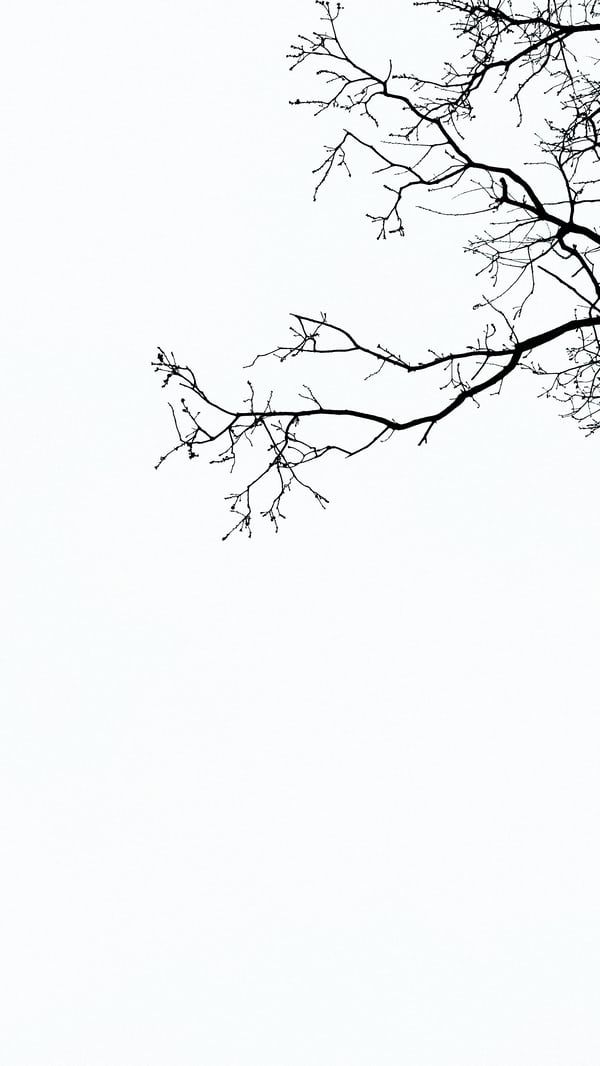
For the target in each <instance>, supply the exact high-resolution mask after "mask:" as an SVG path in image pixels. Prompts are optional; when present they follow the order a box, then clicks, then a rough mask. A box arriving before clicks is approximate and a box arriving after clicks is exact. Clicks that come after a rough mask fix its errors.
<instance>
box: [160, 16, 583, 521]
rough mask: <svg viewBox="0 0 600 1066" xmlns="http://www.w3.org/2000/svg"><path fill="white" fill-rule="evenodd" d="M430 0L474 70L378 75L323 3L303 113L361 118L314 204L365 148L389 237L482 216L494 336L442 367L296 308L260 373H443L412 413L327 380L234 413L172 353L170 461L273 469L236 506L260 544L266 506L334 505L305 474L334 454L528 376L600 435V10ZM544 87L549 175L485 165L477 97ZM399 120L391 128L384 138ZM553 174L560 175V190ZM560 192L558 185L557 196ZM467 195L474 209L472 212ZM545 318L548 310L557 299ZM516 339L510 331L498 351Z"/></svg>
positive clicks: (324, 172) (443, 360) (376, 218)
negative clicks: (318, 391) (536, 316)
mask: <svg viewBox="0 0 600 1066" xmlns="http://www.w3.org/2000/svg"><path fill="white" fill-rule="evenodd" d="M416 6H417V7H433V8H435V9H436V10H437V11H438V12H440V13H446V14H450V16H451V17H453V19H454V21H453V26H454V30H455V33H456V34H457V36H458V38H459V39H462V40H463V41H464V42H465V44H466V51H465V52H464V55H463V59H462V61H461V63H459V64H456V63H447V64H446V66H445V68H444V71H443V72H442V76H441V78H440V79H439V81H437V82H433V81H429V80H426V79H422V78H419V77H416V76H414V75H407V74H405V73H403V74H398V73H396V72H395V71H394V69H393V64H392V63H387V64H386V65H385V66H383V65H382V68H381V70H380V71H379V72H376V71H374V70H371V69H369V67H368V66H366V65H365V64H364V62H362V61H361V59H360V57H358V56H357V57H354V56H353V55H351V54H350V52H349V51H348V50H347V48H346V46H345V44H344V41H343V37H342V35H341V31H340V21H341V11H342V8H341V5H340V4H338V3H335V4H334V3H331V2H329V0H317V7H318V8H319V11H320V19H319V25H318V28H317V30H316V31H315V32H314V33H312V34H310V35H302V36H300V37H299V38H298V40H297V41H296V42H295V44H293V45H292V48H291V50H290V53H289V58H290V61H291V67H292V69H296V68H298V67H301V66H309V65H310V66H311V68H312V69H313V73H314V77H315V84H316V86H317V87H318V86H323V87H324V92H320V91H317V92H316V93H315V94H314V96H313V98H311V99H309V100H301V99H297V100H295V101H293V103H294V104H296V105H300V104H303V105H305V106H310V107H312V108H313V110H314V112H315V114H317V115H319V114H322V113H324V112H331V111H336V112H340V113H341V114H342V115H343V116H344V119H343V124H342V127H341V129H340V133H339V137H338V139H337V141H336V142H335V143H334V144H333V145H331V146H330V147H328V148H327V149H326V154H325V156H324V158H323V160H322V162H321V163H320V164H319V165H317V167H316V168H315V170H314V174H315V197H316V196H317V195H318V194H319V193H320V192H321V191H322V190H323V188H324V187H325V186H326V185H327V184H329V181H330V179H331V178H332V175H333V173H334V171H339V170H342V171H343V172H345V173H346V174H347V175H348V176H351V170H350V164H351V160H352V158H353V156H354V154H362V155H363V156H364V157H365V158H367V159H369V160H370V161H371V163H372V165H373V173H374V174H375V175H377V176H378V177H379V179H380V182H381V184H380V189H381V192H382V193H383V194H385V196H386V197H387V205H386V206H385V207H384V208H383V209H382V210H379V211H371V212H369V213H368V214H367V218H368V219H369V220H370V221H371V222H372V223H374V225H375V227H376V236H377V239H378V240H380V239H383V240H385V239H387V238H389V237H392V236H398V237H402V236H404V234H405V225H404V221H403V217H402V214H401V210H402V205H403V204H404V202H405V201H406V202H407V203H410V204H412V205H413V206H417V207H419V208H422V209H424V210H428V211H433V212H435V213H438V214H450V215H460V216H464V217H471V216H476V217H477V218H479V219H482V220H483V229H482V230H481V232H480V233H479V234H477V235H475V236H474V237H473V238H472V239H471V241H470V242H469V245H468V249H469V250H470V251H471V252H472V253H473V254H475V255H477V256H478V257H479V258H480V260H481V262H482V266H481V268H480V270H479V271H478V276H481V277H483V278H484V279H487V284H488V291H487V292H485V293H483V294H482V297H481V301H480V303H479V304H478V305H477V307H478V308H480V309H482V308H485V309H487V311H488V312H489V315H490V320H489V322H488V324H487V326H486V327H485V330H484V335H483V337H480V338H479V339H478V340H477V341H476V342H475V343H474V344H472V345H470V346H467V347H465V348H464V350H462V351H452V352H449V353H444V352H434V351H431V350H430V351H429V352H428V355H427V358H421V359H418V358H417V359H407V358H406V357H405V356H404V355H400V354H397V353H396V352H394V351H392V350H390V349H388V348H387V347H384V346H382V345H381V344H376V345H373V344H365V343H362V341H359V340H358V339H357V338H356V337H355V335H354V333H353V332H352V331H351V330H350V329H348V328H346V327H344V326H341V325H337V324H333V323H332V322H330V321H329V320H328V319H327V316H326V315H324V314H323V315H321V316H318V317H314V316H311V315H307V314H299V313H296V314H294V315H292V325H291V339H290V341H289V342H288V343H287V344H284V345H282V346H280V347H278V348H275V349H273V350H271V351H270V352H265V353H263V354H261V355H258V356H256V357H255V358H254V359H253V360H252V362H251V363H250V364H249V367H250V368H253V367H255V366H256V364H257V362H258V361H259V360H262V359H265V358H267V357H272V358H275V359H276V360H278V361H279V362H280V363H281V364H285V363H287V362H288V361H289V360H292V359H298V358H305V357H307V356H313V357H323V358H336V359H342V360H343V359H344V357H346V358H347V357H348V356H350V355H352V356H353V357H358V358H361V359H364V362H365V367H366V370H367V373H366V375H365V377H366V378H369V377H372V376H374V375H376V374H379V373H380V372H381V371H382V370H386V372H387V371H389V372H391V373H393V374H399V375H411V374H415V373H419V374H422V375H428V379H429V376H431V375H432V374H441V375H442V380H441V382H439V386H440V387H441V389H442V390H443V391H444V393H445V396H444V402H443V403H438V404H432V405H431V406H429V407H428V408H427V409H426V410H424V411H420V412H416V413H415V414H414V416H412V417H410V418H399V417H397V416H396V415H394V414H393V412H384V413H382V412H377V411H371V410H369V409H368V407H367V406H365V408H364V409H362V408H361V409H354V408H348V407H346V406H344V405H340V406H335V405H331V404H328V403H321V402H320V400H318V399H317V397H316V395H315V392H314V386H311V385H310V384H308V385H305V386H303V392H302V393H301V394H300V395H299V397H298V403H297V405H296V406H289V405H287V404H283V405H278V404H277V403H276V402H274V401H273V392H271V393H270V395H269V396H268V397H267V398H266V399H263V400H262V401H259V400H258V399H257V396H256V392H255V387H254V386H253V385H252V383H250V382H249V383H248V385H249V389H250V393H249V397H248V399H247V400H246V402H245V403H244V404H241V405H239V404H236V405H230V404H222V403H218V402H216V401H215V400H213V399H212V398H209V397H208V396H207V394H206V392H205V391H204V389H203V388H201V387H200V385H199V384H198V382H197V380H196V376H195V374H194V372H193V371H192V370H191V369H190V368H189V367H187V366H185V365H182V364H180V363H179V362H178V361H177V360H176V359H175V357H174V356H173V354H172V353H171V354H170V355H168V354H167V353H166V352H165V351H163V350H162V349H160V350H159V353H158V357H157V359H156V361H155V362H154V364H153V365H154V368H155V370H156V371H157V372H158V373H159V374H160V375H161V376H162V378H163V384H164V385H167V384H172V385H176V386H177V387H178V388H179V390H180V399H179V406H178V407H176V406H173V405H171V411H172V418H173V421H174V425H175V428H176V441H175V444H174V445H173V447H172V448H171V449H169V451H168V452H167V453H166V454H165V455H163V456H162V457H161V459H160V461H159V463H158V464H157V465H158V466H160V465H161V464H162V462H164V460H165V459H166V458H167V457H168V456H170V455H172V454H173V453H176V452H179V451H185V452H186V453H187V454H188V456H189V457H190V458H196V457H197V456H198V455H199V454H201V451H202V448H203V447H204V446H209V447H215V448H216V456H215V457H214V458H213V459H212V462H222V463H226V464H228V465H229V466H230V468H231V469H235V467H236V463H237V461H238V457H239V456H240V455H241V453H242V452H243V451H247V450H248V449H250V450H251V451H252V454H253V455H254V456H256V457H258V465H257V470H256V473H253V474H252V475H251V476H250V477H249V478H247V479H246V482H245V485H244V487H243V488H242V490H241V491H239V492H235V493H233V494H232V495H231V496H229V497H228V499H229V501H230V506H231V510H232V512H233V513H234V516H235V522H234V526H233V528H232V530H230V532H233V531H234V530H244V531H246V532H248V533H249V534H250V532H251V528H252V519H253V517H254V514H255V513H258V514H260V515H261V516H262V517H267V518H269V519H270V520H271V521H272V522H273V524H274V525H275V528H278V527H279V523H280V521H281V519H282V518H283V517H284V513H283V511H282V506H283V504H284V501H285V498H286V497H287V494H288V493H289V492H290V491H291V489H292V488H294V487H300V488H303V489H304V490H305V491H306V492H308V493H309V494H310V495H312V496H313V498H314V499H315V500H316V501H317V503H319V504H320V505H321V506H325V504H326V503H327V500H326V499H325V497H324V495H323V494H322V493H320V492H319V491H318V490H317V489H316V488H314V487H313V486H312V485H311V484H310V483H309V481H308V480H307V479H306V471H305V469H304V468H306V467H308V466H309V464H312V463H315V462H316V461H317V460H321V459H324V458H325V457H326V456H330V455H339V456H343V457H346V458H349V457H352V456H354V455H357V454H359V453H360V452H363V451H365V450H367V449H369V448H372V447H373V446H374V445H375V444H376V443H378V442H382V441H385V440H389V439H390V438H392V437H394V436H396V435H397V434H399V433H401V432H405V431H409V430H416V431H417V432H418V433H419V441H420V443H424V442H426V441H427V440H428V438H429V434H430V432H431V430H432V429H433V427H434V426H436V425H437V424H438V423H439V422H441V421H443V420H445V419H447V418H448V417H449V416H450V415H451V414H453V413H454V412H455V411H457V410H459V409H460V408H461V407H462V406H463V405H464V404H465V403H467V401H473V402H474V403H477V404H479V400H480V398H481V397H482V396H483V395H485V394H493V393H495V392H496V391H498V390H499V389H500V387H501V385H502V383H503V382H504V380H505V379H506V378H507V377H508V376H509V375H511V374H512V373H513V371H514V370H516V369H517V368H518V367H521V368H526V369H528V370H530V371H532V372H533V373H534V374H536V375H538V376H540V377H541V378H542V379H543V381H544V392H545V393H546V394H549V395H553V396H556V397H557V398H558V399H560V400H561V402H562V404H563V405H564V413H565V414H567V413H568V414H570V415H571V416H572V417H573V418H574V419H575V420H576V421H577V422H578V423H580V424H581V425H582V426H583V427H584V428H585V429H586V430H587V431H588V432H594V431H595V430H596V429H597V428H598V426H599V425H600V356H599V348H598V329H599V327H600V278H599V276H598V273H597V270H596V267H595V261H596V256H597V254H598V252H599V251H600V231H599V230H598V228H597V226H596V225H595V224H594V215H593V206H594V205H595V204H596V203H598V202H600V196H598V197H597V196H595V195H594V193H595V191H596V189H595V187H596V185H597V184H598V183H600V167H599V163H600V157H599V139H598V127H597V122H598V116H599V115H600V82H598V81H597V80H595V78H594V69H595V61H594V59H593V55H592V58H591V59H590V57H589V56H587V54H586V47H589V45H590V43H591V42H592V43H593V47H596V48H597V46H598V41H599V39H600V3H598V2H597V0H580V2H579V3H577V2H576V0H545V2H543V3H527V6H526V7H525V8H523V9H519V8H517V7H516V5H515V3H513V2H512V0H480V2H474V0H421V2H419V3H417V5H416ZM538 89H539V91H540V92H541V93H542V95H543V98H545V97H546V96H548V93H549V89H550V90H551V97H552V102H553V109H551V113H549V117H548V120H547V123H546V126H545V129H544V131H543V132H542V133H540V134H539V135H538V138H537V142H536V143H535V144H534V145H532V157H533V158H532V159H530V160H528V161H527V163H529V164H531V163H535V164H536V165H537V167H538V171H537V176H536V178H535V179H534V178H533V177H531V176H530V171H531V167H529V168H528V169H527V172H526V171H525V169H524V168H520V169H516V168H515V166H514V165H512V164H511V165H506V164H505V163H503V162H502V160H501V159H498V160H488V159H484V158H480V156H479V154H478V152H477V149H476V147H475V146H474V143H473V138H472V137H470V136H469V126H468V123H469V120H470V119H471V118H472V117H473V115H474V113H475V106H476V104H477V106H483V107H485V103H486V98H489V92H490V91H491V92H492V93H499V92H504V93H505V95H506V97H507V105H508V106H509V107H510V106H514V107H516V114H515V122H516V123H520V122H521V121H522V118H523V110H522V104H523V99H524V94H525V93H526V92H529V93H533V92H537V91H538ZM486 94H487V96H486ZM361 124H362V125H361ZM362 126H364V127H365V128H364V130H363V129H362ZM390 126H392V127H393V129H392V131H391V132H384V131H387V130H388V129H389V127H390ZM527 163H525V164H524V167H527ZM540 167H541V168H542V169H543V168H546V178H545V180H541V179H542V178H544V175H543V174H542V171H541V170H540V169H539V168H540ZM538 178H539V180H538ZM548 179H550V180H548ZM550 187H552V188H554V189H555V190H556V192H554V194H553V195H552V198H550V197H549V195H548V188H550ZM431 196H434V197H435V198H436V200H435V201H434V202H437V198H440V199H441V206H440V207H434V206H432V205H431V200H430V197H431ZM465 197H468V204H467V207H466V208H465V209H462V202H464V199H465ZM459 201H461V203H459ZM540 286H542V290H541V291H542V292H543V293H546V292H547V290H548V286H550V287H551V290H552V288H554V289H555V290H556V296H555V297H553V299H552V301H551V303H550V306H551V307H553V308H554V307H556V310H553V311H552V312H551V314H552V317H553V318H554V321H550V322H549V323H548V324H547V326H546V327H545V328H544V329H541V330H540V329H539V327H538V328H536V329H531V328H529V329H528V328H525V329H524V331H523V332H524V335H520V331H519V330H518V326H519V324H520V323H521V322H522V321H523V320H524V317H525V316H526V313H528V312H529V310H530V309H531V308H532V307H534V306H538V313H539V305H540V301H539V300H538V299H537V293H538V291H540ZM561 308H562V313H561ZM543 310H544V315H545V317H547V314H546V310H545V305H544V306H543ZM501 335H503V336H504V338H505V339H504V341H503V342H500V343H498V341H497V340H496V338H497V337H499V336H501ZM557 341H565V342H566V343H567V347H566V349H565V348H561V351H563V352H564V358H565V359H566V362H565V363H564V364H563V365H562V366H559V367H558V368H557V367H556V366H554V367H553V368H550V367H548V365H547V363H546V362H545V352H546V350H548V351H549V352H551V353H552V357H553V358H555V355H554V353H555V351H556V348H555V342H557ZM543 354H544V358H542V355H543ZM349 427H350V428H351V430H352V433H351V434H350V438H348V433H347V431H348V428H349ZM227 536H229V533H228V534H227Z"/></svg>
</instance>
